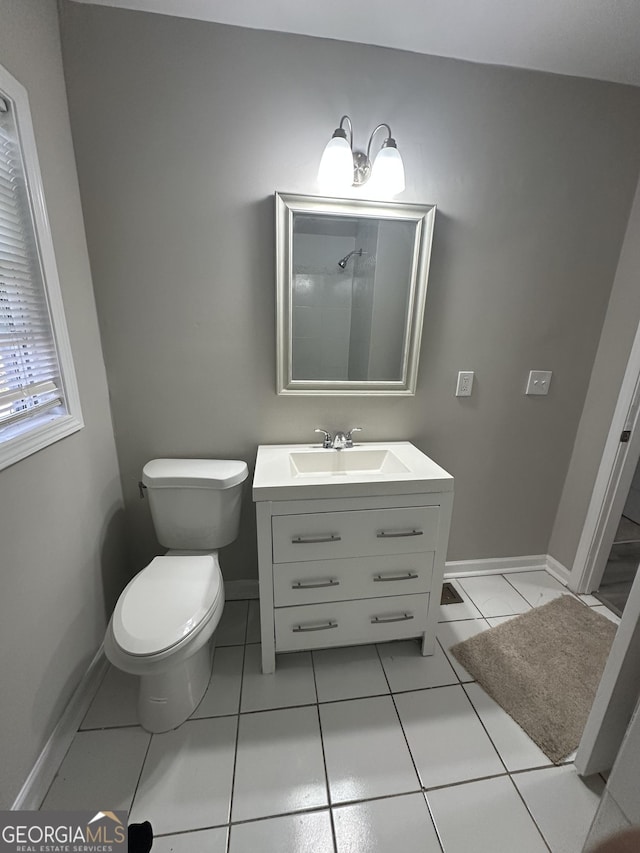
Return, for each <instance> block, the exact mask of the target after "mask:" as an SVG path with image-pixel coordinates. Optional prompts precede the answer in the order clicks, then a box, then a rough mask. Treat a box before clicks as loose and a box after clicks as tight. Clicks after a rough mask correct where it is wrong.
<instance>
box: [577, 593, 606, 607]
mask: <svg viewBox="0 0 640 853" xmlns="http://www.w3.org/2000/svg"><path fill="white" fill-rule="evenodd" d="M578 598H579V599H580V600H581V601H583V602H584V603H585V604H587V605H588V606H589V607H596V606H597V605H599V604H602V602H601V601H600V599H599V598H596V597H595V595H589V594H588V593H587V594H586V595H579V596H578Z"/></svg>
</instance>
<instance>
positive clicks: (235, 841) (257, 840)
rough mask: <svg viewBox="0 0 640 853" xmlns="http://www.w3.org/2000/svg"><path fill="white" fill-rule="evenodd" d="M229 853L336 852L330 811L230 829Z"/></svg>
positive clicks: (270, 819)
mask: <svg viewBox="0 0 640 853" xmlns="http://www.w3.org/2000/svg"><path fill="white" fill-rule="evenodd" d="M230 842H231V843H230V845H229V853H287V852H288V851H291V853H294V851H295V853H333V835H332V833H331V817H330V815H329V810H328V809H327V810H326V811H321V812H310V813H307V814H296V815H285V816H284V817H272V818H268V819H267V820H256V821H252V822H251V823H239V824H234V825H233V826H232V827H231V839H230Z"/></svg>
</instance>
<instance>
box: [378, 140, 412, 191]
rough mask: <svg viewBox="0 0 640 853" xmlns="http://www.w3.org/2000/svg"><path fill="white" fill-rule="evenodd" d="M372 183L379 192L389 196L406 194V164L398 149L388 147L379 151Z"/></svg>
mask: <svg viewBox="0 0 640 853" xmlns="http://www.w3.org/2000/svg"><path fill="white" fill-rule="evenodd" d="M371 183H372V184H374V185H375V189H376V191H377V192H383V193H388V194H389V195H398V193H401V192H404V188H405V182H404V163H403V162H402V157H401V156H400V152H399V151H398V149H397V148H395V147H394V146H391V145H387V146H385V147H384V148H381V149H380V151H378V153H377V155H376V159H375V160H374V161H373V167H372V169H371Z"/></svg>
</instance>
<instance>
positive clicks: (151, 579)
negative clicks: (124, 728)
mask: <svg viewBox="0 0 640 853" xmlns="http://www.w3.org/2000/svg"><path fill="white" fill-rule="evenodd" d="M247 473H248V471H247V465H246V462H240V461H235V460H221V459H153V460H152V461H151V462H147V464H146V465H145V466H144V469H143V471H142V483H143V485H144V486H145V487H146V488H147V493H148V495H149V505H150V507H151V516H152V518H153V524H154V527H155V531H156V535H157V537H158V541H159V542H160V544H161V545H164V546H165V547H166V548H169V549H170V550H169V551H168V552H167V554H166V555H165V556H164V557H155V558H154V559H153V560H152V561H151V562H150V563H149V565H148V566H147V567H146V569H143V570H142V571H141V572H139V573H138V574H137V575H136V576H135V577H134V578H133V580H132V581H131V582H130V583H129V584H128V585H127V586H126V587H125V589H124V591H123V592H122V595H121V596H120V598H119V599H118V603H117V604H116V607H115V610H114V612H113V616H112V617H111V621H110V622H109V627H108V628H107V634H106V637H105V641H104V650H105V654H106V656H107V658H108V659H109V660H110V661H111V663H112V664H113V665H114V666H116V667H118V669H121V670H123V671H124V672H129V673H132V674H133V675H139V676H140V692H139V695H138V717H139V720H140V725H141V726H142V727H143V728H145V729H146V730H147V731H149V732H165V731H168V730H169V729H174V728H176V726H179V725H180V723H183V722H184V721H185V720H186V719H187V718H188V717H189V716H190V715H191V713H192V712H193V711H194V709H195V708H196V707H197V705H198V703H199V702H200V700H201V699H202V697H203V696H204V693H205V691H206V689H207V685H208V683H209V678H210V676H211V662H212V653H213V643H211V642H209V641H210V640H211V638H212V636H213V632H214V631H215V629H216V627H217V625H218V622H219V621H220V617H221V616H222V610H223V607H224V585H223V581H222V574H221V572H220V565H219V563H218V549H220V548H223V547H224V546H225V545H228V544H229V543H230V542H233V540H234V539H235V538H236V536H237V535H238V524H239V521H240V504H241V497H242V484H243V482H244V481H245V480H246V479H247Z"/></svg>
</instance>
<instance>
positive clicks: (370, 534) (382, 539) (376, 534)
mask: <svg viewBox="0 0 640 853" xmlns="http://www.w3.org/2000/svg"><path fill="white" fill-rule="evenodd" d="M439 516H440V507H439V506H417V507H397V508H394V509H368V510H356V511H347V512H319V513H309V514H301V515H277V516H274V517H273V518H272V520H271V529H272V539H273V561H274V563H298V562H302V561H305V560H332V559H340V558H345V557H357V556H362V557H368V556H376V555H384V554H387V555H391V554H415V553H418V552H421V551H435V549H436V540H437V535H438V519H439Z"/></svg>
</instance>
